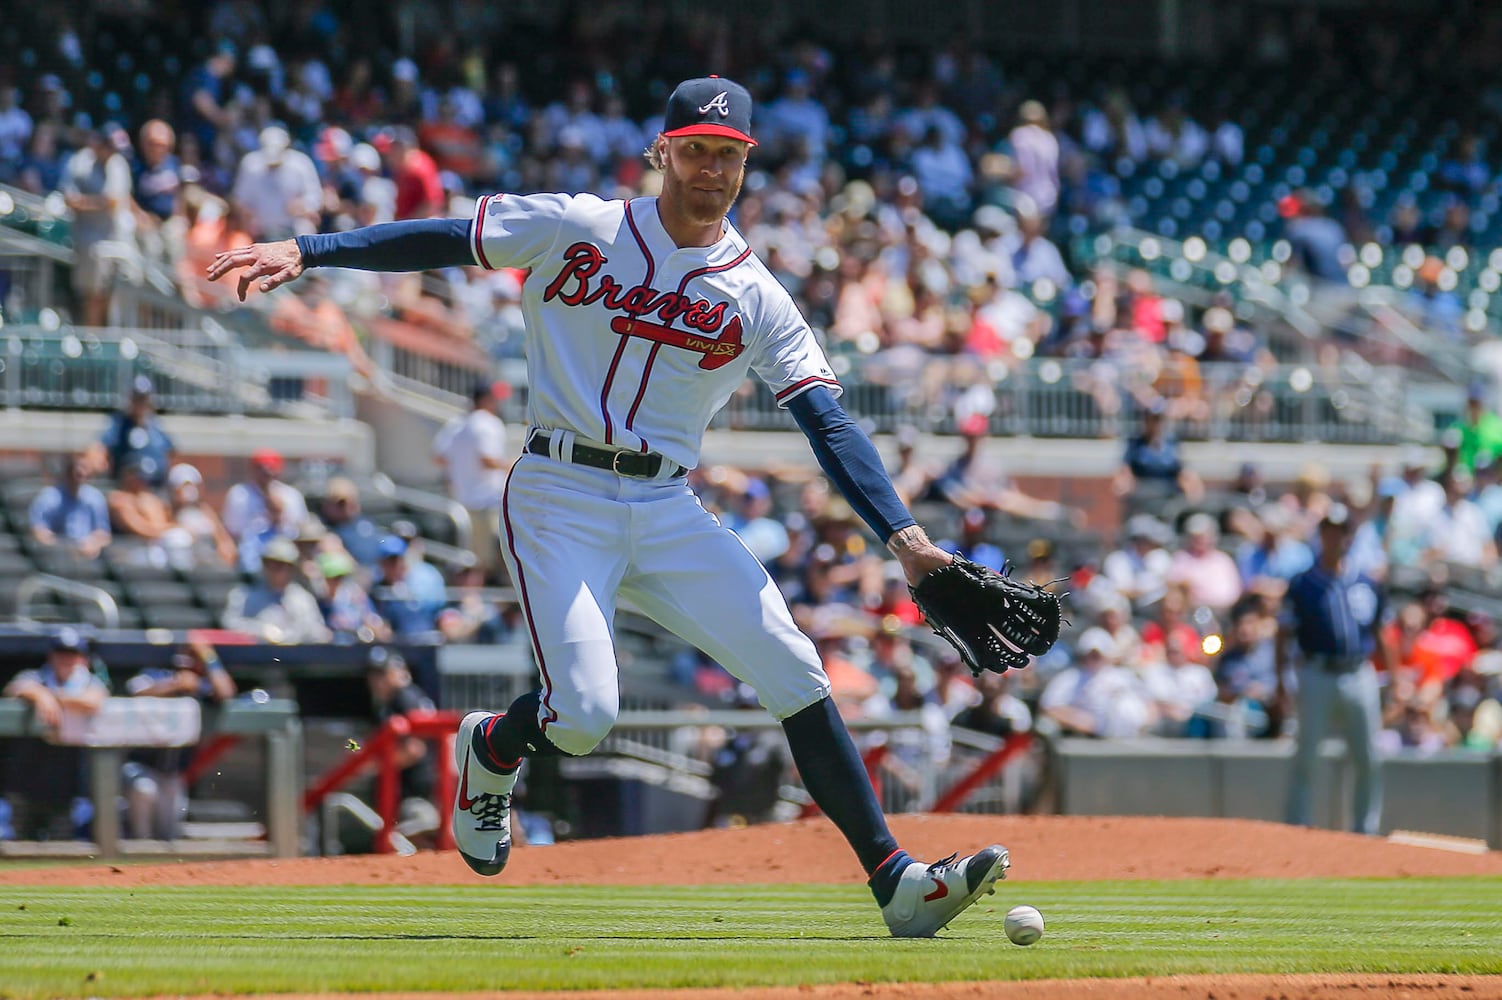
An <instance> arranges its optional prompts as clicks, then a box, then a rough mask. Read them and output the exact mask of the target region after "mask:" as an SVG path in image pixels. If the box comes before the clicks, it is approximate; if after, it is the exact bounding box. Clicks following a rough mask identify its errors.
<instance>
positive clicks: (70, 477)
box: [29, 455, 111, 559]
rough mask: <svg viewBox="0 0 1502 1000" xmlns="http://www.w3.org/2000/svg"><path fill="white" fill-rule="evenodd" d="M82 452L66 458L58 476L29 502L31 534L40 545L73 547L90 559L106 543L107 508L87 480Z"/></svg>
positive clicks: (85, 463) (86, 468) (100, 496)
mask: <svg viewBox="0 0 1502 1000" xmlns="http://www.w3.org/2000/svg"><path fill="white" fill-rule="evenodd" d="M88 478H89V472H88V465H87V462H86V461H85V459H84V457H83V456H82V455H77V456H74V457H73V458H70V459H69V460H68V464H67V465H66V466H65V467H64V469H63V475H62V478H61V479H60V480H59V481H58V482H57V483H56V484H54V485H52V486H48V487H47V488H46V489H44V490H42V492H40V493H38V494H37V496H36V499H35V500H33V501H32V502H31V511H30V517H29V520H30V522H31V536H32V537H33V538H35V539H36V540H37V543H38V544H40V545H46V546H49V547H51V546H59V547H67V548H71V549H73V551H75V552H77V553H78V555H80V556H82V557H83V558H85V559H93V558H95V557H97V556H98V555H99V552H100V550H101V549H103V548H104V547H105V546H106V545H108V544H109V543H110V537H111V535H110V512H109V504H108V503H106V501H105V499H104V494H103V493H100V492H99V491H98V490H97V489H95V488H94V487H92V486H90V485H89V484H88Z"/></svg>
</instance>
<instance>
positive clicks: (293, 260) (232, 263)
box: [208, 240, 302, 302]
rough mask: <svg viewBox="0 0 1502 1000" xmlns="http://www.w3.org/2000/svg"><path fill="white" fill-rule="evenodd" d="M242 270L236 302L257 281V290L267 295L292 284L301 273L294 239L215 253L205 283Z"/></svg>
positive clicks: (300, 264)
mask: <svg viewBox="0 0 1502 1000" xmlns="http://www.w3.org/2000/svg"><path fill="white" fill-rule="evenodd" d="M242 267H243V268H245V271H244V273H242V274H241V275H240V286H239V289H238V291H239V293H240V301H241V302H244V301H245V293H246V292H248V291H249V290H250V286H251V284H252V283H253V282H256V281H257V279H260V280H259V283H258V284H257V287H258V288H260V290H261V291H263V292H269V291H271V290H272V289H273V288H278V287H280V286H282V285H285V284H286V283H287V282H289V281H292V280H293V279H295V278H296V277H297V276H298V275H300V274H302V251H301V250H299V249H298V248H297V241H296V240H279V241H277V242H276V243H252V244H251V245H250V246H248V247H240V248H238V249H235V250H226V251H224V252H223V253H219V254H215V255H214V260H213V263H211V264H209V268H208V272H209V280H210V281H218V280H219V279H220V278H222V277H224V276H225V275H226V274H229V273H230V272H231V271H237V270H239V269H240V268H242Z"/></svg>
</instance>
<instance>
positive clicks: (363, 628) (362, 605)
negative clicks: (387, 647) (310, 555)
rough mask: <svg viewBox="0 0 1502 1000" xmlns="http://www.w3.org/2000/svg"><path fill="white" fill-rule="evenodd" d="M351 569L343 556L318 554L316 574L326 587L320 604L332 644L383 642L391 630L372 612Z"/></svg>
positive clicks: (368, 600)
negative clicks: (334, 642)
mask: <svg viewBox="0 0 1502 1000" xmlns="http://www.w3.org/2000/svg"><path fill="white" fill-rule="evenodd" d="M355 569H356V566H355V561H354V560H353V559H351V558H350V557H349V554H348V553H347V552H321V553H319V554H318V573H319V576H320V577H322V578H323V580H324V581H325V582H326V583H327V586H328V597H327V599H326V600H324V601H323V602H321V603H322V604H323V606H324V621H325V622H326V623H327V624H328V627H329V628H330V629H331V630H333V633H334V639H335V640H336V641H338V640H341V639H355V640H357V641H359V642H387V641H389V640H390V639H391V628H390V626H388V625H387V624H386V620H385V619H384V618H382V617H381V616H380V614H378V613H377V612H376V609H375V604H374V603H373V602H372V601H371V599H370V595H369V594H368V593H366V591H365V588H364V587H363V586H361V585H360V580H359V577H358V576H357V575H356V573H355Z"/></svg>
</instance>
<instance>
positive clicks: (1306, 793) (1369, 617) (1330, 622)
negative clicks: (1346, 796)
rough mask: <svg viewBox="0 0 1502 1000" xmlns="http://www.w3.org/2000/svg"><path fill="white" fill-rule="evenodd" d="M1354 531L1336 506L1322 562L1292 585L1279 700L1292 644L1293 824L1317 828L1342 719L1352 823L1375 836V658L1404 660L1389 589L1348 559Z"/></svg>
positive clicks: (1323, 535)
mask: <svg viewBox="0 0 1502 1000" xmlns="http://www.w3.org/2000/svg"><path fill="white" fill-rule="evenodd" d="M1354 528H1355V525H1354V524H1352V518H1351V514H1350V511H1349V510H1347V509H1346V507H1345V506H1344V505H1343V504H1334V505H1333V506H1331V508H1330V510H1329V513H1327V514H1326V515H1325V517H1324V520H1322V521H1321V522H1320V526H1319V543H1320V556H1319V561H1318V562H1317V563H1315V565H1314V566H1312V567H1311V568H1309V569H1307V570H1305V571H1304V572H1302V573H1300V574H1299V575H1297V576H1295V577H1294V578H1293V579H1292V580H1291V581H1290V582H1289V585H1288V594H1287V596H1286V597H1285V599H1284V602H1283V621H1282V628H1281V629H1280V630H1279V633H1278V646H1277V662H1278V700H1279V703H1280V704H1286V700H1287V686H1286V685H1287V678H1288V667H1289V665H1290V663H1291V660H1290V657H1289V645H1290V641H1291V642H1293V643H1296V644H1297V646H1298V649H1299V652H1300V654H1301V659H1300V668H1299V676H1298V733H1297V740H1298V746H1297V749H1296V751H1295V753H1294V760H1293V778H1292V782H1291V784H1290V786H1289V790H1288V810H1287V819H1288V822H1290V823H1295V824H1298V825H1300V826H1309V825H1311V823H1312V820H1313V785H1312V780H1313V773H1314V763H1315V760H1316V759H1317V758H1318V756H1319V745H1320V741H1321V740H1322V739H1323V738H1324V735H1325V732H1326V728H1327V727H1328V726H1329V723H1330V718H1331V716H1332V715H1338V716H1339V718H1340V721H1341V726H1342V735H1344V737H1345V741H1346V747H1347V749H1348V751H1349V753H1350V755H1351V764H1352V767H1353V768H1354V770H1355V773H1356V795H1355V808H1354V812H1353V816H1352V826H1353V828H1354V829H1355V830H1356V832H1357V833H1365V834H1371V835H1374V834H1376V833H1377V832H1378V828H1379V827H1380V825H1381V820H1382V775H1381V769H1380V765H1379V762H1378V761H1377V747H1376V740H1377V730H1378V729H1379V728H1380V726H1381V719H1382V714H1381V706H1380V701H1379V697H1378V690H1377V674H1376V671H1375V670H1374V669H1373V667H1372V660H1373V659H1376V660H1377V661H1378V662H1379V663H1380V664H1381V665H1382V667H1383V669H1389V668H1390V667H1391V665H1392V664H1393V663H1395V662H1396V660H1395V658H1394V657H1393V656H1392V651H1391V649H1389V648H1388V644H1387V640H1386V639H1385V638H1384V637H1383V636H1382V634H1381V628H1382V625H1383V623H1384V622H1385V620H1386V619H1387V617H1388V616H1389V611H1388V607H1387V600H1386V598H1385V596H1384V595H1383V593H1382V588H1381V585H1380V584H1378V583H1377V581H1375V580H1373V579H1372V578H1371V577H1369V576H1367V575H1366V574H1365V573H1362V572H1359V571H1358V570H1356V569H1355V568H1354V567H1352V566H1351V565H1350V564H1349V563H1348V562H1347V560H1346V551H1347V550H1348V549H1349V548H1350V544H1351V535H1352V532H1353V530H1354Z"/></svg>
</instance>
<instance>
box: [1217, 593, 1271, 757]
mask: <svg viewBox="0 0 1502 1000" xmlns="http://www.w3.org/2000/svg"><path fill="white" fill-rule="evenodd" d="M1275 636H1276V623H1274V622H1273V621H1272V620H1271V619H1270V618H1268V617H1266V616H1264V615H1263V614H1262V613H1261V612H1260V610H1258V608H1257V606H1256V605H1255V604H1252V603H1247V604H1243V605H1240V606H1239V607H1238V608H1237V609H1236V611H1235V613H1234V615H1233V617H1232V619H1231V628H1230V630H1229V634H1228V635H1227V636H1226V645H1225V648H1224V649H1223V650H1222V651H1221V654H1220V659H1219V660H1217V661H1216V664H1215V681H1216V685H1217V688H1218V695H1217V700H1218V701H1220V702H1221V703H1222V704H1223V705H1227V706H1231V705H1246V706H1249V707H1251V708H1254V709H1255V710H1256V711H1257V712H1258V713H1261V712H1263V710H1264V709H1266V708H1268V707H1271V706H1272V704H1273V699H1274V697H1275V696H1276V694H1277V690H1278V667H1277V656H1276V650H1275V649H1274V643H1275V641H1276V639H1275ZM1265 722H1266V719H1265V716H1264V718H1263V723H1264V725H1265ZM1207 735H1211V736H1222V735H1231V734H1230V733H1229V732H1225V731H1219V732H1211V733H1209V734H1207ZM1245 735H1249V736H1260V735H1262V730H1261V729H1258V730H1256V731H1252V732H1247V733H1246V734H1245Z"/></svg>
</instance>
